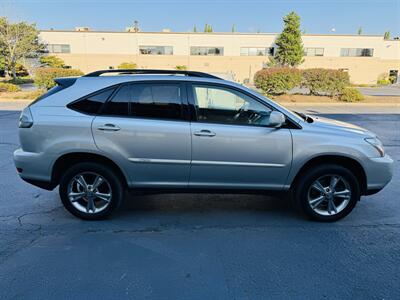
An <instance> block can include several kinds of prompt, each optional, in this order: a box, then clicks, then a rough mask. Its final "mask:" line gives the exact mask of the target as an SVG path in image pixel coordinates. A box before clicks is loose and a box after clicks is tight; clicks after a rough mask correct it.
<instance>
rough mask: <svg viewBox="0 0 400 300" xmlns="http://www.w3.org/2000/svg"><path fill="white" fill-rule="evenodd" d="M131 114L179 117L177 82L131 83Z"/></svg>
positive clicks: (180, 105) (179, 104)
mask: <svg viewBox="0 0 400 300" xmlns="http://www.w3.org/2000/svg"><path fill="white" fill-rule="evenodd" d="M131 114H132V115H133V116H136V117H144V118H154V119H181V118H182V102H181V89H180V87H179V85H178V84H169V83H166V84H163V83H160V84H158V83H156V84H154V83H149V84H135V85H132V104H131Z"/></svg>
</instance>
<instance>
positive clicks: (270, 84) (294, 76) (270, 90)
mask: <svg viewBox="0 0 400 300" xmlns="http://www.w3.org/2000/svg"><path fill="white" fill-rule="evenodd" d="M254 83H255V85H256V87H257V88H259V89H261V90H262V91H263V92H264V93H266V94H270V95H280V94H284V93H286V92H288V91H289V90H291V89H293V88H294V87H296V86H299V85H300V84H301V71H300V70H298V69H295V68H288V67H274V68H266V69H262V70H260V71H258V72H257V73H256V74H255V75H254Z"/></svg>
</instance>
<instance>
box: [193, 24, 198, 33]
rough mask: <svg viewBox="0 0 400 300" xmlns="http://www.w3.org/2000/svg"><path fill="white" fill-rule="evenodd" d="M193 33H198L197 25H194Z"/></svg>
mask: <svg viewBox="0 0 400 300" xmlns="http://www.w3.org/2000/svg"><path fill="white" fill-rule="evenodd" d="M193 32H197V27H196V24H194V26H193Z"/></svg>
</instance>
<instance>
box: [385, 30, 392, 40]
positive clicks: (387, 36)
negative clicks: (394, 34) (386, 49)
mask: <svg viewBox="0 0 400 300" xmlns="http://www.w3.org/2000/svg"><path fill="white" fill-rule="evenodd" d="M383 39H384V40H390V31H386V32H385V34H384V35H383Z"/></svg>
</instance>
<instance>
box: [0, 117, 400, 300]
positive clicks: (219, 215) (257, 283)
mask: <svg viewBox="0 0 400 300" xmlns="http://www.w3.org/2000/svg"><path fill="white" fill-rule="evenodd" d="M18 115H19V112H16V111H0V178H1V180H0V299H71V298H80V299H99V298H101V299H122V298H129V299H290V298H296V299H350V298H351V299H365V298H367V299H400V289H399V282H400V196H399V195H400V168H399V162H400V114H397V115H396V114H358V115H355V114H338V115H328V117H332V118H336V119H340V120H343V121H348V122H352V123H355V124H358V125H361V126H363V127H366V128H368V129H370V130H372V131H374V132H376V133H377V134H378V135H379V136H380V137H381V139H382V140H383V142H384V144H385V146H386V151H387V152H388V153H389V154H390V155H391V156H392V157H393V158H394V159H395V161H396V165H395V175H394V178H393V180H392V182H391V183H390V184H389V186H387V187H386V189H384V190H383V191H382V192H380V193H378V194H376V195H372V196H369V197H363V198H362V201H360V203H359V204H358V206H357V207H356V209H355V211H354V212H353V213H352V214H351V215H349V216H348V217H347V218H346V219H344V220H342V221H339V222H337V223H333V224H321V223H316V222H310V221H307V220H305V219H303V218H302V217H301V216H300V215H298V214H297V213H295V212H294V211H292V210H291V209H290V208H289V206H288V204H287V203H286V202H285V201H284V200H282V199H278V198H271V197H268V196H263V195H257V196H254V195H187V194H185V195H161V196H160V195H159V196H155V195H153V196H136V197H133V196H131V197H129V198H130V199H129V201H127V203H126V204H125V206H124V207H123V208H122V209H121V210H120V211H119V212H118V213H117V214H116V215H115V216H114V218H113V219H111V220H107V221H101V222H84V221H81V220H78V219H76V218H74V217H72V216H71V215H70V214H68V213H67V212H66V211H65V210H64V209H63V207H62V206H61V204H60V201H59V198H58V194H57V190H54V191H52V192H48V191H44V190H40V189H38V188H35V187H33V186H30V185H28V184H26V183H24V182H23V181H22V180H20V179H19V178H18V176H17V174H16V173H15V170H14V165H13V162H12V152H13V151H14V149H16V148H17V147H18V137H17V128H16V126H17V125H16V124H17V118H18ZM325 116H327V115H325Z"/></svg>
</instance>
